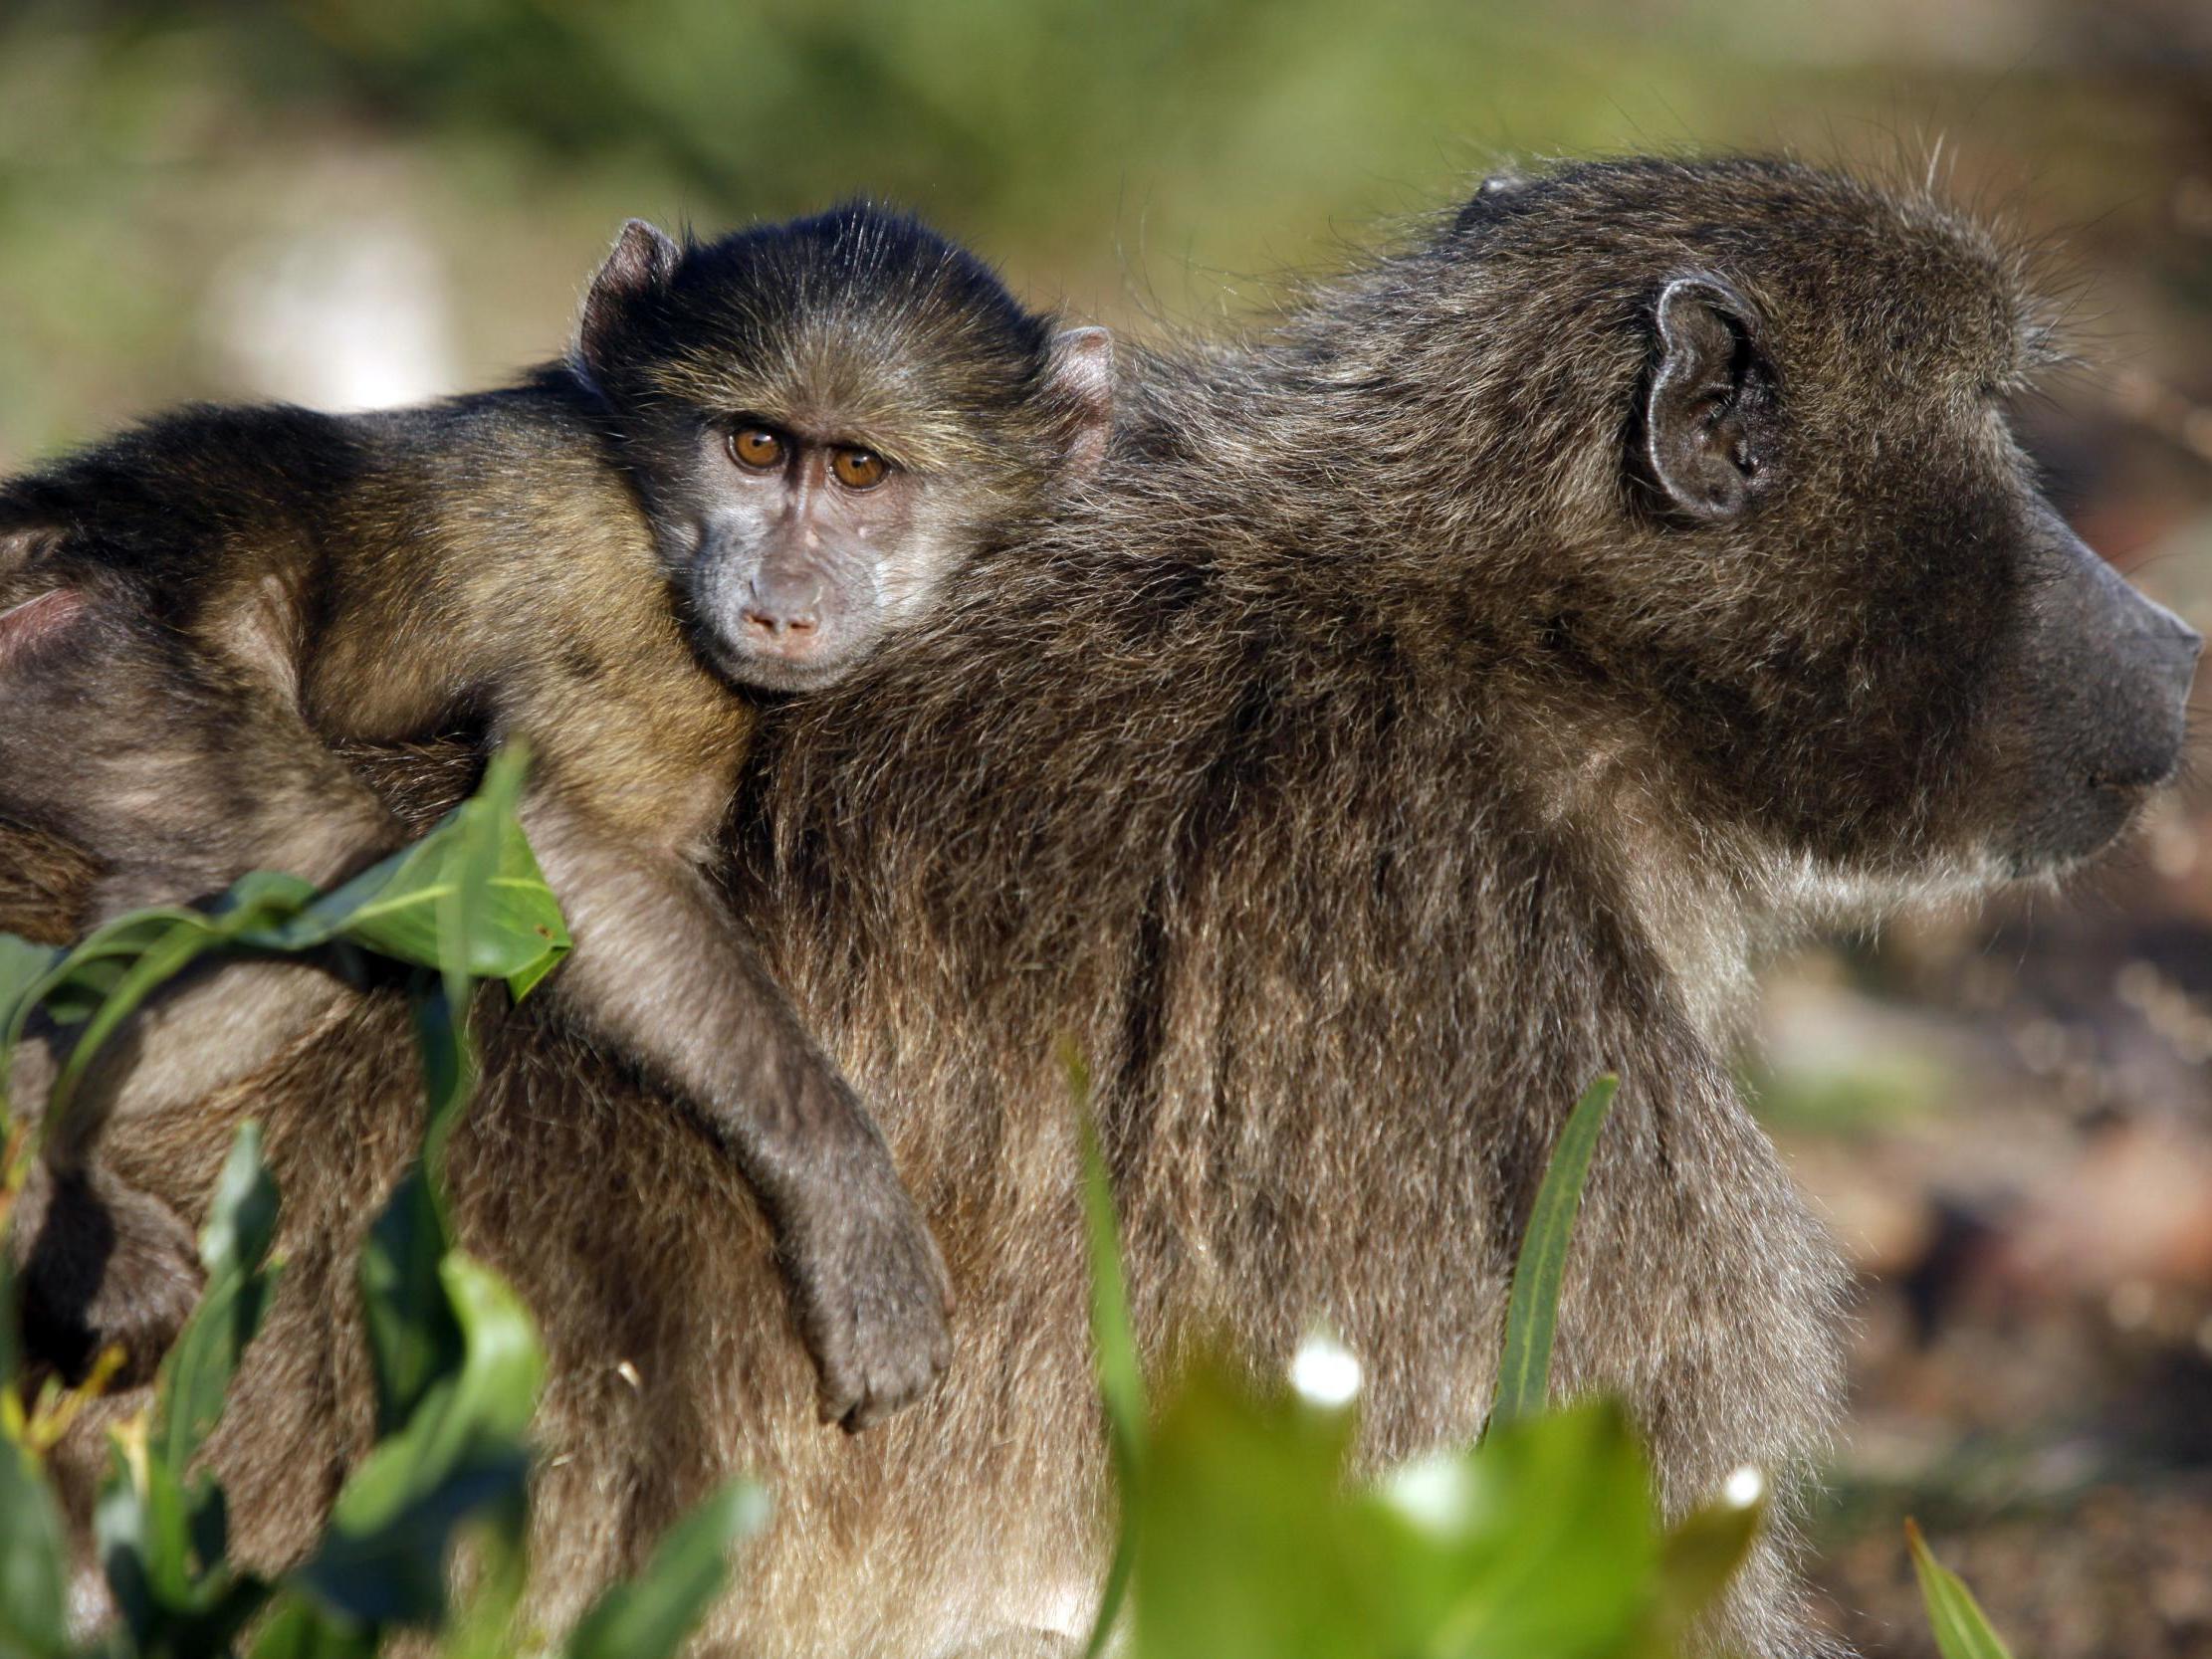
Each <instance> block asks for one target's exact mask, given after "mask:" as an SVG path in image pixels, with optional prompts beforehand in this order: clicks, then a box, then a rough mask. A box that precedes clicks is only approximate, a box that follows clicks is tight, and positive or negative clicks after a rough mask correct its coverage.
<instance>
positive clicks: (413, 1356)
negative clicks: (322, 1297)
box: [359, 1164, 467, 1434]
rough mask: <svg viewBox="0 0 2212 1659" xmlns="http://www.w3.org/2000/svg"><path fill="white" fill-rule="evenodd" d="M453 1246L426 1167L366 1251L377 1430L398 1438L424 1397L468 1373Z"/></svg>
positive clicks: (363, 1283)
mask: <svg viewBox="0 0 2212 1659" xmlns="http://www.w3.org/2000/svg"><path fill="white" fill-rule="evenodd" d="M450 1246H451V1241H450V1240H449V1238H448V1237H447V1235H446V1228H445V1219H444V1216H443V1215H442V1213H441V1212H440V1209H439V1206H438V1204H437V1201H436V1199H435V1197H434V1195H433V1193H432V1190H431V1185H430V1182H429V1179H428V1177H427V1176H426V1175H425V1174H424V1172H423V1169H422V1167H421V1165H420V1164H417V1165H416V1166H415V1167H414V1168H412V1169H410V1170H408V1171H407V1173H406V1174H405V1175H403V1176H401V1177H400V1181H399V1184H398V1186H397V1187H395V1188H394V1189H393V1190H392V1195H391V1198H390V1200H389V1201H388V1202H387V1203H386V1204H385V1205H384V1208H383V1211H382V1212H381V1213H380V1214H379V1215H378V1216H377V1217H376V1220H375V1223H374V1224H373V1225H372V1226H371V1227H370V1228H369V1231H368V1240H367V1243H366V1244H365V1245H364V1246H363V1248H362V1250H361V1261H360V1270H359V1271H360V1287H361V1303H362V1312H363V1315H364V1317H365V1324H366V1327H367V1336H368V1355H369V1365H370V1370H371V1372H372V1373H373V1375H374V1377H375V1382H376V1426H377V1432H378V1433H379V1434H394V1433H397V1432H398V1431H399V1429H400V1428H401V1427H402V1426H403V1425H404V1424H405V1423H406V1421H407V1419H408V1418H409V1417H411V1416H413V1415H414V1412H415V1409H416V1407H418V1406H419V1405H421V1403H422V1400H423V1396H424V1395H426V1394H427V1393H428V1392H429V1391H430V1389H431V1388H432V1387H433V1386H435V1385H436V1384H437V1382H438V1381H439V1380H440V1379H441V1378H443V1377H448V1376H451V1375H452V1374H453V1373H454V1372H456V1371H458V1370H459V1369H460V1368H461V1364H462V1361H463V1359H464V1357H465V1355H466V1349H467V1343H466V1340H465V1338H464V1337H463V1335H462V1331H461V1322H460V1319H459V1317H458V1316H457V1315H456V1314H455V1313H454V1310H453V1304H452V1302H451V1300H450V1299H449V1298H448V1297H447V1295H446V1289H445V1281H444V1279H443V1277H442V1276H441V1274H440V1266H441V1264H442V1263H443V1261H444V1260H445V1255H446V1251H447V1250H448V1249H449V1248H450Z"/></svg>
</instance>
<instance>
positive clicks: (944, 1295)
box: [794, 1192, 953, 1430]
mask: <svg viewBox="0 0 2212 1659" xmlns="http://www.w3.org/2000/svg"><path fill="white" fill-rule="evenodd" d="M854 1208H855V1209H857V1210H858V1211H859V1212H860V1213H857V1214H856V1213H853V1212H852V1211H851V1210H848V1211H847V1212H846V1213H845V1214H843V1215H841V1216H840V1217H839V1220H840V1221H841V1222H842V1223H843V1225H840V1226H838V1227H836V1228H835V1230H834V1235H833V1237H832V1238H831V1239H829V1240H828V1241H826V1244H827V1248H826V1249H823V1250H820V1251H818V1252H809V1253H808V1256H809V1258H810V1259H807V1260H802V1261H801V1262H800V1263H799V1265H798V1270H797V1272H796V1273H795V1275H794V1278H795V1281H796V1289H797V1292H798V1297H799V1303H800V1308H801V1324H802V1326H803V1327H804V1330H805V1334H806V1340H807V1346H808V1348H810V1349H811V1350H812V1352H813V1355H814V1362H815V1365H816V1366H817V1368H818V1369H819V1371H820V1375H821V1416H822V1420H823V1421H824V1422H834V1423H838V1424H841V1425H842V1426H843V1427H845V1428H846V1429H848V1430H858V1429H863V1428H867V1427H869V1426H870V1425H871V1424H874V1423H878V1422H881V1421H882V1420H883V1419H884V1418H886V1417H888V1416H890V1415H891V1414H892V1413H894V1412H896V1411H898V1410H900V1409H902V1408H903V1407H905V1406H908V1405H911V1404H913V1403H914V1402H915V1401H916V1400H918V1399H920V1398H921V1397H922V1396H923V1395H924V1394H926V1393H928V1392H929V1391H930V1389H931V1388H932V1387H934V1386H935V1385H936V1382H937V1379H938V1377H939V1376H940V1375H942V1374H943V1373H944V1371H945V1368H946V1367H947V1366H948V1365H950V1364H951V1363H952V1359H953V1334H952V1324H951V1316H952V1306H953V1296H952V1282H951V1280H950V1279H949V1277H948V1276H947V1274H946V1272H945V1261H944V1258H943V1256H942V1255H940V1254H939V1252H938V1248H937V1241H936V1240H935V1239H934V1238H932V1237H931V1236H930V1231H929V1228H928V1227H927V1226H925V1225H924V1224H923V1222H922V1218H921V1216H920V1215H919V1214H918V1213H916V1211H915V1209H914V1206H913V1205H912V1203H911V1202H910V1201H908V1199H907V1198H906V1195H905V1194H904V1193H903V1192H900V1193H898V1194H897V1198H896V1202H895V1203H890V1204H886V1205H883V1206H881V1207H880V1208H879V1207H876V1206H870V1205H860V1206H854Z"/></svg>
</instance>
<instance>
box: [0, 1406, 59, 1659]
mask: <svg viewBox="0 0 2212 1659" xmlns="http://www.w3.org/2000/svg"><path fill="white" fill-rule="evenodd" d="M72 1651H73V1650H72V1648H71V1645H70V1640H69V1544H68V1541H67V1538H66V1536H65V1535H64V1533H63V1531H62V1517H61V1512H60V1511H59V1510H57V1509H56V1508H55V1506H54V1496H53V1494H52V1493H51V1492H50V1491H49V1490H48V1489H47V1485H46V1477H45V1473H44V1471H43V1470H41V1469H40V1467H39V1464H38V1460H37V1459H36V1458H34V1457H33V1456H32V1455H31V1453H30V1450H29V1448H27V1447H25V1446H23V1445H22V1444H21V1443H19V1442H18V1441H16V1440H14V1439H11V1438H10V1437H8V1436H7V1435H5V1434H0V1653H8V1654H22V1655H24V1656H25V1659H63V1656H64V1655H67V1654H69V1653H70V1652H72Z"/></svg>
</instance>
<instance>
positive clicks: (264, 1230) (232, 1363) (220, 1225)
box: [148, 1123, 278, 1479]
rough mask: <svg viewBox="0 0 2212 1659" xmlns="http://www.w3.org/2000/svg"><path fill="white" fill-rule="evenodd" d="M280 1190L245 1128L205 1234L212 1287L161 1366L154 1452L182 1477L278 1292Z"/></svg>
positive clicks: (250, 1127)
mask: <svg viewBox="0 0 2212 1659" xmlns="http://www.w3.org/2000/svg"><path fill="white" fill-rule="evenodd" d="M277 1207H278V1198H277V1185H276V1182H275V1181H274V1180H272V1179H271V1178H270V1176H269V1172H268V1170H267V1169H266V1168H264V1167H263V1165H262V1161H261V1129H260V1126H259V1125H257V1124H251V1123H249V1124H245V1125H243V1126H241V1127H240V1129H239V1131H238V1136H237V1139H236V1140H234V1141H232V1142H231V1149H230V1156H229V1157H228V1158H227V1159H226V1160H225V1161H224V1164H223V1172H222V1174H221V1176H220V1177H219V1178H218V1179H217V1181H216V1184H215V1199H214V1204H213V1207H212V1208H211V1209H210V1211H209V1213H208V1218H207V1225H206V1226H205V1227H204V1228H202V1229H201V1232H200V1260H201V1262H202V1263H203V1264H204V1265H205V1267H206V1269H207V1289H206V1291H205V1292H204V1293H203V1294H202V1295H201V1298H200V1304H199V1306H198V1307H197V1308H196V1309H195V1310H194V1311H193V1314H192V1318H191V1319H190V1321H188V1322H187V1323H186V1325H185V1327H184V1329H183V1331H182V1332H181V1333H179V1334H178V1337H177V1340H176V1344H175V1346H174V1347H173V1348H170V1350H169V1352H168V1355H167V1357H165V1358H164V1359H163V1360H162V1362H161V1378H160V1383H161V1385H160V1387H159V1389H158V1390H157V1393H156V1396H155V1405H154V1420H153V1430H152V1439H151V1444H150V1446H149V1448H148V1450H149V1455H150V1456H152V1457H153V1458H155V1459H157V1460H158V1461H159V1462H161V1463H162V1464H164V1465H165V1466H166V1467H167V1469H168V1471H169V1473H170V1475H171V1476H172V1477H173V1478H176V1479H182V1478H183V1476H184V1473H185V1470H186V1468H187V1467H188V1466H189V1465H190V1463H191V1461H192V1457H193V1455H194V1454H195V1453H196V1452H197V1451H198V1450H199V1447H200V1443H201V1442H202V1441H203V1440H205V1439H206V1438H207V1435H208V1431H209V1430H211V1429H212V1428H213V1427H214V1426H215V1422H216V1419H217V1418H219V1417H220V1416H221V1415H222V1413H223V1396H224V1393H225V1392H226V1390H228V1388H229V1387H230V1379H231V1375H232V1373H233V1372H234V1371H235V1370H236V1369H237V1367H238V1356H239V1355H240V1354H241V1353H243V1352H244V1351H245V1348H246V1345H247V1344H248V1343H249V1342H251V1341H252V1340H253V1336H254V1333H255V1332H256V1331H257V1330H259V1329H260V1326H261V1316H262V1313H263V1311H264V1310H265V1309H266V1308H267V1306H268V1301H269V1297H270V1294H271V1292H272V1291H273V1289H274V1287H275V1281H276V1275H275V1272H274V1271H273V1270H272V1271H265V1264H266V1262H267V1260H268V1256H269V1249H270V1246H271V1245H272V1244H273V1243H274V1242H275V1239H276V1233H277Z"/></svg>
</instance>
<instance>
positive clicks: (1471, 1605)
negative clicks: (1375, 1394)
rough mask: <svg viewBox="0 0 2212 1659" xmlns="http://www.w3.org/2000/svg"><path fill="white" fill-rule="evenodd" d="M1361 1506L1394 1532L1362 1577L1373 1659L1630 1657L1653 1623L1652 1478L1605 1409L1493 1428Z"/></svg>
mask: <svg viewBox="0 0 2212 1659" xmlns="http://www.w3.org/2000/svg"><path fill="white" fill-rule="evenodd" d="M1364 1501H1365V1502H1367V1503H1369V1504H1371V1505H1373V1506H1374V1507H1375V1508H1376V1509H1378V1510H1380V1511H1385V1512H1387V1513H1388V1514H1389V1515H1390V1516H1391V1517H1392V1518H1393V1520H1394V1521H1395V1522H1396V1523H1397V1524H1398V1531H1397V1536H1396V1538H1395V1540H1394V1541H1392V1542H1390V1543H1389V1544H1388V1545H1387V1546H1386V1545H1378V1546H1377V1547H1376V1548H1375V1552H1374V1555H1373V1556H1372V1563H1371V1564H1370V1566H1369V1567H1368V1569H1367V1573H1366V1576H1367V1578H1368V1579H1369V1581H1370V1583H1371V1585H1372V1589H1371V1594H1372V1595H1373V1596H1374V1599H1375V1602H1376V1611H1375V1614H1374V1617H1375V1618H1376V1620H1377V1621H1378V1628H1379V1629H1380V1630H1382V1631H1384V1632H1387V1633H1388V1639H1387V1640H1385V1641H1383V1642H1382V1643H1381V1645H1380V1647H1379V1651H1382V1652H1388V1653H1402V1652H1418V1653H1422V1654H1428V1655H1433V1656H1436V1659H1478V1656H1487V1655H1494V1654H1519V1653H1529V1654H1536V1653H1540V1654H1544V1655H1546V1656H1547V1659H1606V1656H1612V1655H1618V1654H1622V1653H1626V1652H1629V1651H1634V1650H1636V1641H1637V1637H1638V1635H1639V1633H1640V1632H1642V1631H1643V1630H1645V1629H1646V1628H1647V1626H1648V1625H1649V1623H1650V1621H1651V1620H1652V1618H1653V1616H1654V1613H1655V1610H1656V1607H1657V1604H1658V1584H1657V1573H1658V1568H1659V1558H1660V1556H1659V1551H1660V1545H1659V1521H1658V1516H1657V1513H1656V1510H1655V1507H1654V1505H1653V1502H1652V1497H1651V1472H1650V1467H1649V1465H1648V1464H1647V1462H1646V1460H1645V1457H1644V1453H1643V1449H1642V1447H1641V1446H1640V1445H1639V1444H1638V1442H1637V1439H1636V1436H1635V1434H1634V1433H1633V1431H1632V1430H1631V1428H1630V1426H1629V1423H1628V1419H1627V1417H1626V1416H1625V1415H1624V1414H1623V1413H1622V1412H1621V1410H1620V1409H1619V1407H1618V1406H1615V1405H1613V1404H1611V1403H1610V1402H1604V1401H1599V1402H1594V1403H1591V1404H1588V1405H1583V1406H1578V1407H1575V1408H1574V1409H1572V1410H1567V1411H1558V1412H1550V1413H1546V1414H1544V1415H1541V1416H1537V1417H1530V1418H1523V1419H1519V1420H1516V1421H1514V1422H1511V1423H1506V1424H1501V1425H1499V1426H1498V1428H1497V1431H1496V1432H1495V1433H1493V1434H1492V1435H1491V1436H1490V1437H1489V1438H1488V1439H1487V1440H1485V1441H1484V1442H1483V1443H1482V1445H1481V1446H1479V1447H1478V1448H1476V1449H1475V1450H1473V1451H1471V1452H1463V1453H1459V1454H1457V1455H1454V1456H1448V1457H1438V1458H1434V1459H1430V1460H1428V1461H1426V1462H1424V1463H1420V1464H1417V1465H1414V1466H1413V1467H1411V1468H1409V1469H1405V1470H1401V1471H1400V1472H1399V1473H1398V1474H1397V1475H1395V1476H1393V1477H1392V1478H1391V1480H1390V1481H1388V1482H1387V1483H1386V1484H1385V1486H1384V1488H1383V1490H1382V1491H1381V1492H1380V1493H1378V1494H1376V1495H1375V1496H1374V1497H1372V1498H1369V1499H1366V1500H1364Z"/></svg>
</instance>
